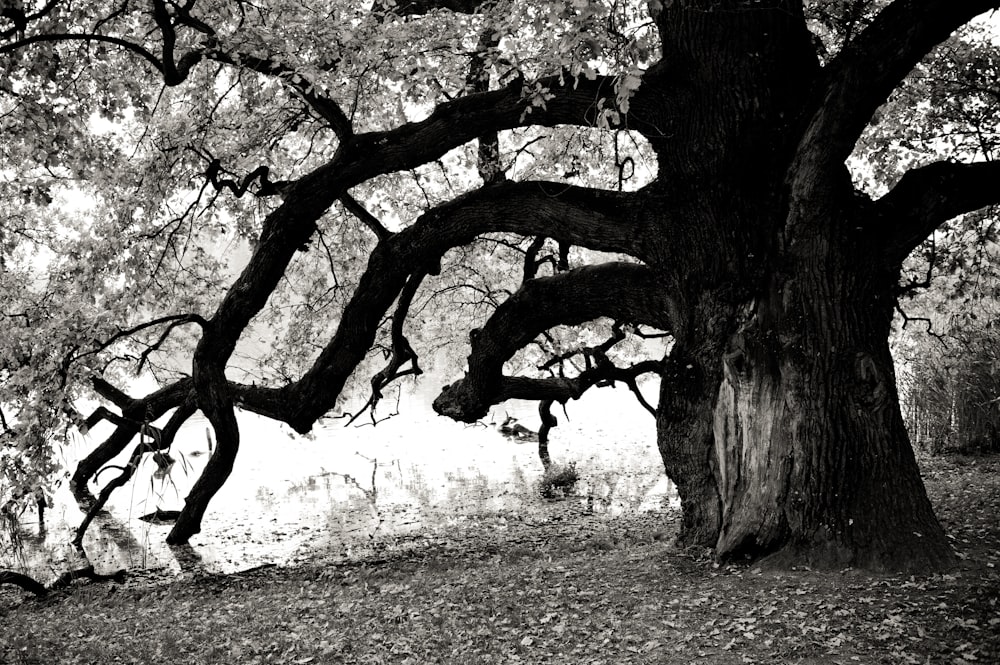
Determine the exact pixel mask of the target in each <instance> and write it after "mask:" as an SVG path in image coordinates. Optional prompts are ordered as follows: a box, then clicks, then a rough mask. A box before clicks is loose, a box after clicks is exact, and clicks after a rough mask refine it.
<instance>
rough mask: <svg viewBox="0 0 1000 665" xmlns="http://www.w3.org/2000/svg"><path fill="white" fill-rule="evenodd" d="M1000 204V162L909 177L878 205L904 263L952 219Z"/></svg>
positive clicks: (937, 168) (932, 168)
mask: <svg viewBox="0 0 1000 665" xmlns="http://www.w3.org/2000/svg"><path fill="white" fill-rule="evenodd" d="M998 204H1000V162H975V163H972V164H961V163H957V162H936V163H934V164H929V165H927V166H923V167H921V168H917V169H913V170H911V171H909V172H907V173H906V174H905V175H904V176H903V177H902V179H900V181H899V182H898V183H897V184H896V186H895V187H893V188H892V190H891V191H890V192H889V193H888V194H886V195H885V196H883V197H882V198H881V199H879V200H878V201H877V202H876V204H875V206H876V212H877V215H876V219H878V220H879V221H880V223H882V224H884V225H885V229H884V233H885V234H886V239H887V246H888V250H889V253H890V261H893V262H898V261H902V260H903V259H904V258H905V257H906V256H907V255H908V254H909V253H910V252H911V251H913V249H914V248H915V247H917V246H918V245H919V244H920V243H921V242H923V241H924V240H925V239H926V238H927V236H928V235H930V234H931V232H933V231H934V229H936V228H937V227H938V226H940V225H941V224H943V223H944V222H946V221H948V220H949V219H951V218H952V217H956V216H957V215H961V214H963V213H967V212H972V211H974V210H978V209H979V208H982V207H985V206H988V205H998Z"/></svg>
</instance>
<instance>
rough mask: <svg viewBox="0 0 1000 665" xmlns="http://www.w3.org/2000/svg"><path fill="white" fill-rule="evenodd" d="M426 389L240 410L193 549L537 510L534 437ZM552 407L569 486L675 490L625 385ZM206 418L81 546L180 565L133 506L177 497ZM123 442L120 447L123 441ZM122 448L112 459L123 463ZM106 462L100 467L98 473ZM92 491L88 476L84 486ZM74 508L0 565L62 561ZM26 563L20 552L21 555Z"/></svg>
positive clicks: (641, 494)
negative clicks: (299, 426)
mask: <svg viewBox="0 0 1000 665" xmlns="http://www.w3.org/2000/svg"><path fill="white" fill-rule="evenodd" d="M431 397H432V396H431V395H417V396H411V397H409V398H407V399H405V400H404V404H402V405H401V406H402V413H401V415H399V416H396V417H394V418H391V419H389V420H387V421H384V422H381V423H379V424H378V426H377V427H372V426H370V425H369V426H365V427H347V428H345V427H344V426H343V423H344V421H342V420H332V421H330V422H327V423H325V424H324V425H323V426H321V427H317V429H316V430H315V432H314V435H313V436H311V437H300V436H297V435H294V434H293V433H292V432H291V430H289V429H288V428H287V427H286V426H283V425H281V424H278V423H275V422H273V421H270V420H267V419H264V418H260V417H258V416H254V415H252V414H242V416H241V420H240V422H241V432H242V445H241V450H240V454H239V457H238V459H237V461H236V466H235V468H234V471H233V475H232V477H231V478H230V480H229V482H228V483H227V484H226V486H225V487H224V488H223V489H222V490H221V491H220V492H219V494H218V495H217V496H216V497H215V499H214V500H213V501H212V503H211V504H210V506H209V511H208V513H207V514H206V516H205V519H204V521H203V523H202V532H201V533H200V534H197V535H196V536H194V537H193V538H192V539H191V545H192V550H193V552H194V553H196V554H197V556H199V557H200V558H201V564H202V565H203V566H204V567H205V568H206V569H209V570H217V571H222V572H228V571H232V570H238V569H243V568H248V567H252V566H255V565H259V564H263V563H279V564H280V563H287V562H291V561H294V560H296V559H301V558H307V557H309V556H310V555H311V554H313V553H315V552H318V551H330V550H332V551H333V552H334V553H339V554H343V555H350V554H352V553H353V552H355V551H356V550H357V549H358V548H361V547H365V546H367V545H370V544H371V543H372V542H378V541H380V540H381V541H386V540H392V539H393V538H398V537H400V536H403V535H406V534H412V533H416V532H434V531H435V530H438V529H444V528H447V527H448V525H449V524H452V525H453V524H455V523H457V522H460V521H462V520H465V519H469V518H471V517H473V516H475V515H480V514H492V513H496V512H499V511H517V512H521V513H531V512H533V511H542V512H543V511H545V510H546V507H547V504H546V503H545V502H544V501H542V500H541V499H540V498H539V496H538V493H537V490H536V483H537V481H538V479H539V478H540V477H541V475H542V465H541V463H540V461H539V459H538V452H537V444H536V443H533V442H532V443H524V444H518V443H515V442H513V441H511V440H509V439H506V438H504V437H502V436H501V435H500V434H499V433H498V432H497V431H496V429H494V428H491V427H486V426H483V425H473V426H467V425H463V424H460V423H455V422H452V421H450V420H448V419H445V418H441V417H437V416H434V415H432V414H430V410H429V408H428V404H429V401H430V399H431ZM507 412H509V413H511V414H512V415H513V414H514V413H515V412H516V413H517V415H518V416H520V417H521V422H522V423H524V424H526V425H529V426H531V427H532V428H533V429H534V428H536V427H537V422H538V416H537V412H536V411H535V410H534V405H529V404H520V405H516V404H515V405H513V406H511V405H505V406H503V407H500V408H499V410H498V412H497V418H498V420H501V421H502V420H503V416H504V414H505V413H507ZM568 414H569V420H568V421H567V418H566V417H565V416H564V415H563V414H562V413H559V414H558V415H559V419H560V424H559V426H558V427H557V428H555V429H554V430H553V431H552V434H551V440H550V444H549V448H550V451H551V454H552V457H553V460H554V461H555V462H557V463H566V462H570V461H575V462H576V463H577V469H578V471H579V472H580V476H581V482H580V484H579V485H578V489H577V495H578V497H574V498H571V499H570V500H576V501H587V500H588V499H587V497H588V496H589V500H590V502H591V503H592V504H593V505H594V506H595V507H596V508H597V509H598V510H604V511H607V512H610V513H612V514H615V513H620V512H626V511H638V510H649V509H660V508H663V507H664V506H665V504H667V503H675V502H676V499H675V495H674V493H673V491H672V488H671V487H670V485H669V482H668V481H667V480H666V478H665V477H664V475H663V467H662V463H661V462H660V458H659V454H658V452H657V451H656V445H655V428H654V424H653V418H652V416H650V414H649V413H647V412H646V411H644V410H642V409H641V408H640V407H639V406H638V404H636V403H635V400H634V398H632V397H631V395H630V394H629V393H627V392H626V391H623V390H614V391H612V390H610V389H605V390H598V391H591V394H588V395H586V396H585V397H584V398H583V399H581V400H580V401H578V402H572V403H570V404H569V405H568ZM207 427H208V426H207V423H206V421H205V420H204V419H203V418H199V417H195V418H192V419H191V420H190V421H189V422H188V423H187V424H186V425H185V426H184V427H183V428H182V430H181V432H180V434H179V435H178V437H177V440H176V443H175V445H174V449H173V450H172V451H171V454H172V455H173V457H174V458H175V459H176V462H175V464H174V465H173V467H172V469H171V471H170V474H169V476H167V477H163V478H157V477H155V474H154V472H155V471H156V468H157V467H156V465H155V464H154V463H153V461H152V459H150V458H149V456H147V458H146V459H145V460H144V461H143V464H142V466H141V467H140V469H139V470H138V472H137V473H136V474H135V477H134V478H133V480H132V481H131V482H130V483H129V484H128V485H126V486H125V487H123V488H120V489H119V490H118V491H117V492H116V493H115V494H114V495H112V498H111V500H110V501H109V503H108V506H107V509H108V511H109V513H110V516H109V517H101V518H98V519H97V520H95V522H94V524H93V525H92V526H91V527H90V529H89V530H88V536H87V538H86V539H85V541H84V547H85V548H86V551H87V553H88V555H89V556H90V559H91V561H92V562H93V563H94V564H95V566H96V567H97V568H98V570H110V569H117V568H120V567H127V568H133V569H134V568H160V567H163V568H167V569H169V570H173V571H176V570H178V568H179V566H178V564H177V561H176V559H175V556H174V554H173V553H172V552H171V550H170V549H169V548H167V547H166V546H165V545H164V538H165V537H166V534H167V532H168V531H169V529H170V525H169V524H162V525H160V524H148V523H146V522H144V521H141V520H139V517H140V516H142V515H144V514H146V513H150V512H152V511H154V510H156V509H158V508H159V509H163V510H179V509H180V508H181V507H182V506H183V499H184V497H185V496H186V495H187V492H188V490H189V489H190V487H191V485H192V484H193V482H194V480H195V479H196V478H197V476H198V474H199V473H200V471H201V469H202V468H203V467H204V465H205V463H206V462H207V460H208V454H209V453H208V441H207V439H206V430H207ZM108 432H110V428H105V429H101V428H95V430H94V431H93V432H92V433H90V434H89V435H88V436H86V437H81V438H80V439H79V440H78V441H76V442H75V443H74V444H72V445H71V446H70V447H69V448H68V449H67V450H66V458H67V459H66V462H67V466H68V468H72V465H74V464H75V462H76V460H77V459H79V458H80V456H82V455H84V454H86V453H87V452H89V451H90V450H92V449H93V448H94V447H95V446H96V445H98V444H99V443H100V442H101V441H102V440H103V437H105V436H106V435H107V434H108ZM130 448H131V446H130ZM128 452H130V451H126V452H125V453H123V455H122V456H121V457H120V458H119V459H117V460H115V462H114V463H115V464H124V463H125V462H126V460H127V457H128ZM116 473H117V471H115V470H109V471H106V472H105V473H104V474H101V476H100V481H101V483H102V484H103V483H106V482H108V481H109V480H110V479H111V478H112V477H113V476H114V475H115V474H116ZM92 490H93V491H94V493H95V494H96V493H97V492H98V491H99V488H98V487H97V486H92ZM81 519H82V513H81V512H80V511H79V509H78V508H77V507H76V504H75V503H74V502H73V501H72V499H71V498H70V496H69V493H68V491H66V490H65V489H63V490H61V491H60V492H59V493H58V494H57V496H56V506H55V508H54V509H52V510H50V511H48V513H47V515H46V522H47V523H48V525H49V533H48V534H47V536H46V538H45V540H44V542H43V543H39V542H37V540H38V539H31V538H30V534H31V533H32V532H33V531H34V530H35V525H34V524H33V523H32V522H31V521H30V519H29V520H26V523H25V525H24V526H25V533H26V534H28V537H27V538H26V540H25V551H26V553H27V557H26V559H25V560H22V561H21V562H20V564H21V565H16V564H18V562H14V561H10V560H6V561H4V560H2V558H0V566H2V567H11V566H12V564H15V565H14V566H13V567H17V568H21V569H24V568H27V569H28V571H29V572H30V573H32V574H33V575H35V576H36V577H40V578H41V579H50V578H51V577H52V576H54V575H55V574H58V573H59V572H62V571H63V570H65V569H66V568H67V567H72V566H73V565H74V564H75V562H74V556H75V555H74V553H73V549H72V547H71V546H69V545H68V544H67V543H68V542H69V541H70V540H72V530H73V529H75V527H76V526H77V525H78V524H79V523H80V521H81ZM25 564H26V565H25Z"/></svg>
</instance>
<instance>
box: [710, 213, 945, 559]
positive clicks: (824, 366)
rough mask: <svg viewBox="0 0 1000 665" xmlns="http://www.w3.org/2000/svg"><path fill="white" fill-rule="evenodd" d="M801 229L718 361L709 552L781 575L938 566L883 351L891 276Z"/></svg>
mask: <svg viewBox="0 0 1000 665" xmlns="http://www.w3.org/2000/svg"><path fill="white" fill-rule="evenodd" d="M814 212H815V215H817V216H820V215H822V214H824V213H822V212H820V211H814ZM803 228H805V227H803ZM811 228H812V229H813V231H810V232H808V233H802V234H796V235H795V239H794V242H791V243H789V248H788V250H787V251H786V252H784V258H785V259H786V260H785V261H782V263H783V265H784V266H786V272H783V273H782V274H779V275H777V276H776V277H775V278H774V280H773V282H772V288H771V289H770V292H769V293H767V294H764V295H762V297H761V298H759V299H758V300H756V301H755V302H753V303H749V304H748V306H747V308H746V315H745V317H744V320H743V321H742V325H741V326H740V328H739V330H738V331H737V332H736V333H735V334H734V335H733V336H732V338H731V340H730V347H729V350H728V353H727V354H726V355H725V356H724V363H723V369H724V373H723V380H722V382H721V384H720V387H719V395H718V401H717V404H716V408H715V425H714V434H715V442H716V448H715V450H716V458H717V463H718V469H719V489H720V496H721V500H722V506H723V507H722V512H723V518H722V524H721V529H720V533H719V539H718V543H717V545H716V552H717V554H718V556H720V557H722V558H739V557H742V556H747V557H752V558H757V557H759V556H762V555H770V559H771V561H772V562H774V563H775V564H777V565H780V566H783V567H784V566H789V565H796V564H799V565H806V566H810V567H819V568H838V567H847V566H858V567H863V568H867V569H876V570H927V569H940V568H942V567H946V566H947V565H949V564H951V563H952V562H953V554H952V552H951V550H950V548H949V546H948V544H947V540H946V538H945V536H944V532H943V530H942V529H941V527H940V525H939V524H938V522H937V520H936V518H935V516H934V513H933V511H932V509H931V505H930V502H929V501H928V499H927V495H926V492H925V490H924V487H923V484H922V482H921V479H920V474H919V470H918V468H917V465H916V461H915V459H914V456H913V452H912V448H911V446H910V442H909V439H908V436H907V433H906V429H905V427H904V424H903V419H902V415H901V413H900V409H899V400H898V395H897V392H896V380H895V373H894V369H893V362H892V357H891V355H890V353H889V346H888V341H887V340H888V336H889V332H890V324H891V315H892V303H893V302H894V300H893V297H892V293H891V289H892V287H893V286H894V285H895V284H896V283H897V280H898V267H891V266H890V267H886V266H884V265H882V263H881V262H880V261H879V257H878V256H877V255H874V253H871V254H869V252H870V251H871V250H870V249H868V250H866V248H870V247H873V246H877V245H876V244H875V243H873V242H872V240H871V239H869V238H858V237H855V236H857V235H859V234H857V233H855V234H853V236H852V234H851V233H850V230H851V229H853V228H855V227H854V226H853V225H849V224H844V225H841V224H837V223H829V222H828V223H823V224H815V225H813V226H812V227H811ZM817 228H821V229H827V231H826V232H815V229H817Z"/></svg>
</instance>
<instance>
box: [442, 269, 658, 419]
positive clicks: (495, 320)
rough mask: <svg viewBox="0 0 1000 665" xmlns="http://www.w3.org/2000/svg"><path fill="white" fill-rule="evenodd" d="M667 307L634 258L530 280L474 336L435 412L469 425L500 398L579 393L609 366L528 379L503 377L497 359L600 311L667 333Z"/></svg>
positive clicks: (559, 398)
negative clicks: (465, 363)
mask: <svg viewBox="0 0 1000 665" xmlns="http://www.w3.org/2000/svg"><path fill="white" fill-rule="evenodd" d="M673 310H674V305H673V303H671V302H670V300H669V298H668V296H667V290H666V288H664V287H663V286H661V285H658V284H657V280H656V276H655V273H654V272H653V270H652V269H650V268H648V267H646V266H642V265H637V264H634V263H607V264H601V265H597V266H587V267H583V268H577V269H575V270H570V271H568V272H563V273H559V274H557V275H553V276H551V277H541V278H538V279H533V280H530V281H528V282H526V283H525V284H523V285H522V287H521V288H520V289H519V290H518V291H517V292H516V293H515V294H514V295H513V296H511V298H510V299H508V300H507V301H506V302H504V303H503V304H502V305H500V307H498V308H497V309H496V311H495V312H494V313H493V315H492V316H491V317H490V319H489V321H487V323H486V325H485V326H484V327H483V328H482V330H480V331H478V333H476V334H475V335H473V339H472V353H471V355H470V356H469V370H468V372H467V373H466V375H465V377H464V378H463V379H461V380H460V381H458V382H457V383H455V384H452V385H451V386H448V387H446V388H445V389H444V390H443V391H442V393H441V395H440V396H439V397H438V399H436V400H435V401H434V409H435V410H436V411H437V412H438V413H440V414H442V415H447V416H449V417H452V418H455V419H456V420H462V421H465V422H472V421H475V420H477V419H479V418H482V417H483V416H484V415H486V412H487V411H488V410H489V407H490V406H491V405H492V404H495V403H497V402H499V401H503V400H504V399H511V398H523V399H555V400H556V401H565V400H566V399H570V398H572V397H575V396H579V394H580V392H578V391H580V390H582V389H586V387H589V385H593V383H596V382H597V381H599V380H601V378H602V377H601V376H600V375H601V374H606V375H607V376H608V378H609V379H610V378H613V374H614V372H613V371H612V369H611V368H609V367H606V366H604V367H601V369H600V371H597V368H596V367H595V368H591V370H592V371H591V372H590V373H589V374H588V373H587V371H585V372H584V373H583V374H581V375H580V376H579V377H577V378H575V379H566V378H562V377H553V378H549V379H528V378H522V377H504V376H503V375H502V371H503V364H504V363H505V362H506V361H507V360H508V359H510V357H511V356H513V355H514V353H515V352H516V351H517V350H518V349H520V348H521V347H523V346H524V345H526V344H527V343H528V342H530V341H531V340H532V339H534V338H535V337H537V336H538V335H539V334H540V333H542V332H543V331H545V330H548V329H549V328H551V327H553V326H556V325H577V324H580V323H583V322H584V321H590V320H593V319H596V318H599V317H602V316H607V317H611V318H614V319H616V320H619V321H628V322H631V323H645V324H649V325H652V326H655V327H657V328H660V329H665V330H666V329H670V328H671V325H672V322H671V321H670V318H671V316H670V314H669V313H670V312H672V311H673ZM615 369H617V368H615ZM647 371H652V370H647ZM624 378H625V377H624V376H622V379H624ZM588 382H590V383H588Z"/></svg>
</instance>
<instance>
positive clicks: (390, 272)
mask: <svg viewBox="0 0 1000 665" xmlns="http://www.w3.org/2000/svg"><path fill="white" fill-rule="evenodd" d="M550 186H551V185H550V184H544V183H504V184H501V185H494V186H491V187H486V188H483V189H480V190H477V191H475V192H472V193H469V194H467V195H465V196H463V197H459V198H458V199H456V200H455V201H452V202H450V203H448V204H445V205H442V206H440V207H438V208H435V209H433V210H431V211H429V212H428V213H426V214H424V215H423V216H421V218H420V219H419V220H418V221H417V222H416V223H414V224H413V226H411V227H409V228H406V229H404V230H403V231H400V232H399V233H397V234H395V235H394V236H393V237H392V238H391V239H389V240H388V241H386V242H383V243H380V244H379V246H377V247H376V249H375V250H374V252H373V253H372V255H371V258H370V259H369V263H368V267H367V269H366V270H365V273H364V275H362V277H361V280H360V282H359V284H358V287H357V290H356V291H355V293H354V296H353V297H352V298H351V301H350V302H349V303H348V305H347V307H346V308H345V310H344V313H343V315H342V317H341V321H340V325H339V326H338V329H337V332H336V334H335V335H334V337H333V339H332V340H331V341H330V342H329V344H328V345H327V346H326V348H325V349H324V350H323V352H322V353H321V354H320V356H319V357H318V358H317V360H316V362H315V363H314V365H313V367H312V368H311V369H310V370H309V371H308V372H306V374H305V375H304V376H303V377H302V379H300V380H299V381H297V382H295V383H293V384H291V385H289V386H286V387H285V388H283V389H282V390H284V391H287V395H286V397H285V398H284V399H285V400H286V402H287V403H288V404H290V405H293V406H292V407H291V408H293V409H294V410H295V413H292V414H288V415H289V417H286V418H283V420H285V422H287V423H289V424H290V425H291V426H292V427H293V428H294V429H296V430H297V431H301V432H306V431H308V430H309V429H310V428H311V427H312V424H313V423H314V422H315V421H316V419H317V418H319V417H321V416H322V415H323V414H324V413H325V412H326V411H328V410H329V409H330V408H332V406H333V404H334V401H335V399H336V396H337V395H338V394H339V392H340V390H341V388H342V387H343V385H344V382H345V381H346V380H347V377H348V376H349V375H350V373H351V372H352V371H353V370H354V368H355V367H356V366H357V363H358V362H360V361H361V359H362V358H363V357H364V354H365V353H366V352H367V350H368V349H369V348H370V346H371V344H372V342H373V340H374V338H375V333H376V330H377V329H378V325H379V323H380V322H381V320H382V318H383V317H384V316H385V313H386V312H387V311H388V308H389V307H390V306H391V305H392V302H393V301H394V300H396V298H397V296H398V295H399V293H400V291H401V290H402V288H403V286H404V284H405V283H406V280H407V278H408V277H409V276H410V275H411V274H414V273H417V272H420V271H422V270H428V271H429V272H433V271H434V270H433V268H431V269H428V267H427V266H433V265H434V264H436V263H437V261H438V260H439V259H440V257H441V256H443V255H444V253H445V252H446V251H448V250H449V249H451V248H452V247H458V246H460V245H464V244H467V243H469V242H471V241H472V240H473V239H474V238H475V237H476V236H478V235H481V234H483V233H491V232H497V231H506V232H511V233H519V234H521V235H526V236H531V235H538V234H541V233H544V234H546V235H548V236H549V237H552V238H555V239H556V240H557V241H560V242H566V243H569V244H573V245H577V246H581V247H587V248H590V249H597V250H602V251H608V252H628V253H632V254H633V255H638V256H641V255H642V254H643V245H642V240H641V238H642V237H643V235H644V234H643V232H642V226H641V222H638V221H636V220H635V217H636V215H637V214H638V213H637V212H636V211H637V210H639V209H641V207H642V205H641V204H642V200H643V199H642V196H641V195H640V194H628V193H616V192H604V191H600V190H591V189H586V188H578V187H565V186H559V187H560V189H559V191H552V192H551V193H550V192H549V191H548V189H547V188H548V187H550ZM644 274H647V273H644ZM622 302H624V300H623V301H622ZM582 320H586V319H582ZM529 339H530V338H529Z"/></svg>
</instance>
